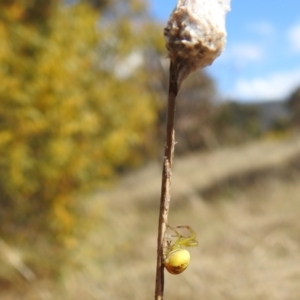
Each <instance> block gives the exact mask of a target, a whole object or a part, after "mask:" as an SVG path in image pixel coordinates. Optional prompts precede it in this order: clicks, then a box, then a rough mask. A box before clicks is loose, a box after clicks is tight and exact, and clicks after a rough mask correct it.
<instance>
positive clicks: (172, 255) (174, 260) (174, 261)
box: [164, 225, 198, 275]
mask: <svg viewBox="0 0 300 300" xmlns="http://www.w3.org/2000/svg"><path fill="white" fill-rule="evenodd" d="M168 228H170V229H171V230H172V231H173V232H174V233H175V236H176V237H177V238H176V239H175V241H174V242H173V243H172V241H171V240H168V241H167V250H166V252H165V259H164V266H165V268H166V269H167V271H168V272H169V273H171V274H175V275H177V274H180V273H182V272H183V271H184V270H185V269H186V268H187V267H188V266H189V264H190V260H191V256H190V253H189V252H188V251H187V250H185V249H183V247H195V246H197V245H198V242H197V241H196V237H197V236H196V233H195V231H193V230H192V228H191V227H190V226H188V225H181V226H176V228H186V229H187V230H188V231H189V232H190V234H191V235H190V236H187V237H185V236H183V235H181V234H180V233H179V232H178V231H177V230H176V229H175V228H173V227H171V226H169V225H168Z"/></svg>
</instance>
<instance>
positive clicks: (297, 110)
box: [287, 87, 300, 127]
mask: <svg viewBox="0 0 300 300" xmlns="http://www.w3.org/2000/svg"><path fill="white" fill-rule="evenodd" d="M287 106H288V108H289V109H290V111H291V113H292V123H293V124H294V125H296V126H297V127H299V125H300V87H298V88H297V89H296V90H295V91H293V92H292V94H291V95H290V96H289V98H288V99H287Z"/></svg>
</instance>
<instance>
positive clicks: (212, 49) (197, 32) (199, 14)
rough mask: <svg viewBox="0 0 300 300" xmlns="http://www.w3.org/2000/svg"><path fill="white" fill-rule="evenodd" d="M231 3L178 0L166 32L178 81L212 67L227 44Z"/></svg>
mask: <svg viewBox="0 0 300 300" xmlns="http://www.w3.org/2000/svg"><path fill="white" fill-rule="evenodd" d="M229 10H230V0H179V1H178V3H177V5H176V7H175V9H174V10H173V12H172V13H171V16H170V18H169V21H168V24H167V26H166V28H165V29H164V36H165V39H166V47H167V49H168V51H169V56H170V58H171V60H172V61H173V62H174V63H175V64H176V65H177V68H178V73H179V81H182V80H183V79H185V78H186V77H187V76H188V75H189V74H190V73H191V72H193V71H196V70H197V69H199V68H204V67H206V66H208V65H211V64H212V63H213V61H214V60H215V59H216V58H217V57H218V56H219V55H220V54H221V52H222V51H223V49H224V47H225V44H226V30H225V15H226V13H227V12H228V11H229Z"/></svg>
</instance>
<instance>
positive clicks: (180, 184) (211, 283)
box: [0, 137, 300, 300]
mask: <svg viewBox="0 0 300 300" xmlns="http://www.w3.org/2000/svg"><path fill="white" fill-rule="evenodd" d="M172 179H173V180H172V203H171V211H170V219H169V222H170V224H171V225H179V224H188V225H190V226H191V227H192V228H193V229H194V230H195V231H196V232H197V236H198V241H199V246H198V247H196V248H193V249H191V255H192V263H191V265H190V266H189V268H188V269H187V270H186V271H185V272H184V273H183V274H181V275H177V276H174V275H169V274H166V278H165V281H166V282H165V299H166V300H168V299H170V300H177V299H178V300H179V299H190V300H194V299H195V300H199V299H202V300H227V299H228V300H235V299H236V300H240V299H245V300H260V299H263V300H276V299H278V300H279V299H280V300H282V299H288V300H297V299H299V298H300V285H299V282H300V268H299V262H300V242H299V232H300V138H299V137H296V138H295V137H293V138H288V139H285V140H283V141H272V140H268V141H261V142H257V143H255V144H249V145H246V146H242V147H238V148H228V149H222V150H218V151H216V152H213V153H201V154H195V155H193V156H190V157H186V158H180V159H176V157H175V163H174V169H173V177H172ZM160 180H161V166H160V163H157V164H154V163H153V164H150V165H148V166H146V167H144V168H143V169H141V170H139V171H137V172H135V173H133V174H129V175H127V176H126V177H124V178H122V179H121V180H120V182H119V183H118V184H117V186H115V187H114V188H112V189H111V190H107V191H100V192H98V193H96V194H95V195H94V196H93V197H90V198H89V199H86V200H85V201H84V202H83V207H82V211H83V213H85V214H87V216H88V217H87V219H86V224H83V227H82V228H83V230H82V232H80V233H78V235H79V237H80V243H79V244H78V247H77V248H76V250H75V251H74V252H73V254H72V255H71V256H70V262H69V263H68V264H67V267H65V270H64V276H63V278H61V279H60V280H59V284H54V283H51V282H45V281H41V280H39V279H37V280H34V281H32V282H30V283H24V282H23V283H22V281H21V280H20V281H19V282H16V285H15V287H9V288H7V289H3V291H2V294H1V292H0V295H1V299H4V300H9V299H30V300H34V299H74V300H77V299H78V300H79V299H110V300H111V299H113V300H119V299H120V300H122V299H130V300H134V299H139V300H140V299H143V300H144V299H145V300H147V299H153V293H154V276H155V262H156V231H157V214H158V202H159V201H158V199H159V193H160Z"/></svg>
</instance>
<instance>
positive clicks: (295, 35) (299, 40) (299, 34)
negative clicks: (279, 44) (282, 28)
mask: <svg viewBox="0 0 300 300" xmlns="http://www.w3.org/2000/svg"><path fill="white" fill-rule="evenodd" d="M287 37H288V41H289V42H290V45H291V48H292V50H293V51H296V52H300V23H297V24H295V25H294V26H292V27H291V28H290V29H289V30H288V33H287Z"/></svg>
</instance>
